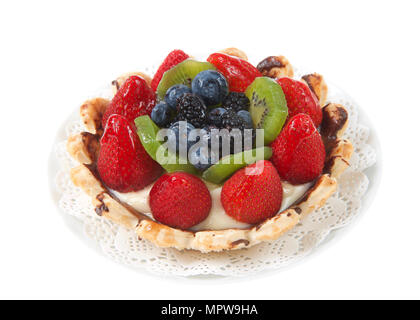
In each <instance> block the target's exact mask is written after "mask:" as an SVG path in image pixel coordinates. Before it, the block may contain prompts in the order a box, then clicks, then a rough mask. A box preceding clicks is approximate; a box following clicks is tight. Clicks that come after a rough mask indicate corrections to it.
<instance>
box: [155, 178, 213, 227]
mask: <svg viewBox="0 0 420 320" xmlns="http://www.w3.org/2000/svg"><path fill="white" fill-rule="evenodd" d="M211 206H212V200H211V196H210V192H209V190H208V189H207V187H206V185H205V184H204V183H203V181H201V180H200V179H199V178H197V177H195V176H193V175H191V174H188V173H185V172H175V173H171V174H165V175H163V176H161V177H160V178H159V180H157V181H156V183H155V184H154V185H153V187H152V189H151V191H150V208H151V211H152V214H153V218H155V219H156V220H157V221H159V222H161V223H163V224H166V225H168V226H170V227H173V228H179V229H188V228H191V227H193V226H195V225H196V224H198V223H200V222H202V221H203V220H204V219H206V218H207V216H208V215H209V213H210V209H211Z"/></svg>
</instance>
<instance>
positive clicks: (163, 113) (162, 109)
mask: <svg viewBox="0 0 420 320" xmlns="http://www.w3.org/2000/svg"><path fill="white" fill-rule="evenodd" d="M173 113H174V112H173V109H172V108H171V107H170V106H169V104H167V103H166V102H160V103H158V104H157V105H156V106H155V107H154V108H153V110H152V113H151V114H150V117H151V118H152V120H153V121H154V122H155V123H156V124H157V125H158V126H159V127H166V125H168V124H169V123H170V122H171V120H172V118H173Z"/></svg>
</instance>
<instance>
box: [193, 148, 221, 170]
mask: <svg viewBox="0 0 420 320" xmlns="http://www.w3.org/2000/svg"><path fill="white" fill-rule="evenodd" d="M189 160H190V162H191V163H192V165H193V166H194V167H196V168H197V169H198V170H206V169H208V168H209V167H211V166H212V165H213V164H214V162H217V161H215V156H214V155H213V154H212V152H211V150H210V149H209V148H207V147H206V146H201V147H196V146H194V147H193V148H192V149H191V152H190V154H189Z"/></svg>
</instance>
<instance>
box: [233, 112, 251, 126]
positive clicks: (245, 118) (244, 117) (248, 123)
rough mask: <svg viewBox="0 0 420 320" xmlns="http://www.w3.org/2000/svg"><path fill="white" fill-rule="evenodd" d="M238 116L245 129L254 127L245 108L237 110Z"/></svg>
mask: <svg viewBox="0 0 420 320" xmlns="http://www.w3.org/2000/svg"><path fill="white" fill-rule="evenodd" d="M237 114H238V116H239V117H240V118H241V119H242V120H243V121H244V123H245V129H252V128H253V127H254V125H253V123H252V118H251V114H250V113H249V112H248V111H246V110H239V111H238V113H237Z"/></svg>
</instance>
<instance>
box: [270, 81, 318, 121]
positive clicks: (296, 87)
mask: <svg viewBox="0 0 420 320" xmlns="http://www.w3.org/2000/svg"><path fill="white" fill-rule="evenodd" d="M277 83H278V84H279V85H280V86H281V88H282V89H283V92H284V95H285V96H286V101H287V107H288V108H289V119H290V118H292V117H293V116H294V115H296V114H298V113H306V114H307V115H309V116H310V117H311V118H312V121H313V122H314V124H315V127H319V125H320V124H321V121H322V109H321V107H320V105H319V102H318V99H317V97H316V96H315V95H314V94H313V93H312V91H311V89H309V87H308V86H307V85H306V84H305V83H303V82H301V81H297V80H293V79H290V78H286V77H283V78H279V79H277Z"/></svg>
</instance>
